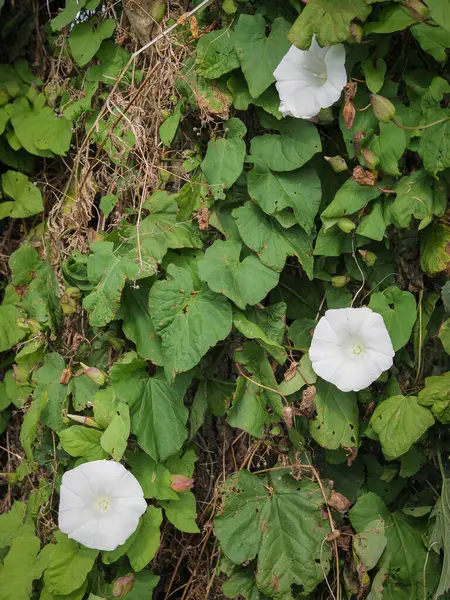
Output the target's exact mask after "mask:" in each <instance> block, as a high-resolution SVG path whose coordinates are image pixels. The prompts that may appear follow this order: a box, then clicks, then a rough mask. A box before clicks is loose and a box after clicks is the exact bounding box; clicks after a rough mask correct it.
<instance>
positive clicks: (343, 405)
mask: <svg viewBox="0 0 450 600" xmlns="http://www.w3.org/2000/svg"><path fill="white" fill-rule="evenodd" d="M314 404H315V407H316V412H317V416H316V418H315V419H314V421H311V422H310V424H309V428H310V432H311V435H312V437H313V438H314V439H315V440H316V442H317V443H318V444H320V445H321V446H322V447H323V448H327V449H328V450H337V449H338V448H344V449H347V450H351V451H352V452H354V451H356V450H357V448H358V443H359V411H358V403H357V401H356V394H354V393H353V392H341V391H340V390H338V389H337V388H336V387H335V386H334V385H332V384H329V383H326V382H325V381H322V380H321V379H319V380H318V381H317V382H316V395H315V398H314Z"/></svg>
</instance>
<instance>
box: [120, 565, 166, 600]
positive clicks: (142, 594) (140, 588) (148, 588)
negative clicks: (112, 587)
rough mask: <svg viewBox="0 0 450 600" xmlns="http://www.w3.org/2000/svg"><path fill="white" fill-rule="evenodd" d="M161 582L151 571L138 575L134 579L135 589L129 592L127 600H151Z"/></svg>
mask: <svg viewBox="0 0 450 600" xmlns="http://www.w3.org/2000/svg"><path fill="white" fill-rule="evenodd" d="M158 582H159V577H158V576H157V575H153V573H150V572H149V571H144V572H142V573H137V574H136V576H135V578H134V587H133V589H132V590H131V591H130V592H128V594H127V596H126V598H127V600H149V599H150V598H152V596H153V590H154V589H155V588H156V586H157V585H158Z"/></svg>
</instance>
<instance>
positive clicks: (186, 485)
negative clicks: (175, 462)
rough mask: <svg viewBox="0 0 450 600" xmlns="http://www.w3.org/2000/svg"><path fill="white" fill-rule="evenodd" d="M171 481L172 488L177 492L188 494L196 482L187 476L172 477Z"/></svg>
mask: <svg viewBox="0 0 450 600" xmlns="http://www.w3.org/2000/svg"><path fill="white" fill-rule="evenodd" d="M170 481H171V482H172V483H171V484H170V487H171V488H172V489H173V490H174V491H175V492H187V490H191V489H192V488H193V487H194V480H193V479H192V478H191V477H187V476H186V475H171V476H170Z"/></svg>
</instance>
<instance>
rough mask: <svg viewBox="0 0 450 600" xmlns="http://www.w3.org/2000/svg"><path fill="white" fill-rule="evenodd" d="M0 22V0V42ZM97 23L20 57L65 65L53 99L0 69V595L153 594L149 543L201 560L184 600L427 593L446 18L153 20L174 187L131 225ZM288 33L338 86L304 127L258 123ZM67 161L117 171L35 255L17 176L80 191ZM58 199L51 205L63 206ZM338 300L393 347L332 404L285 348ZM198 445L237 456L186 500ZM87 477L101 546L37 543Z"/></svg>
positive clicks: (442, 523) (443, 337)
mask: <svg viewBox="0 0 450 600" xmlns="http://www.w3.org/2000/svg"><path fill="white" fill-rule="evenodd" d="M154 4H155V5H156V4H157V2H155V3H154ZM159 4H164V3H161V2H160V3H159ZM198 4H200V3H199V2H194V3H193V4H192V6H190V8H191V9H192V8H195V6H196V5H198ZM12 6H13V5H12V4H11V6H9V5H8V2H6V3H4V2H2V1H1V0H0V11H1V15H0V18H1V23H0V32H3V33H2V35H3V34H4V36H5V37H7V35H9V32H10V30H11V28H12V27H14V18H15V17H14V14H13V12H14V11H13V8H12ZM115 7H116V11H117V14H116V18H117V19H116V18H113V16H114V15H113V14H112V13H111V11H106V10H105V6H102V5H101V4H99V2H98V0H87V1H86V0H80V1H78V0H77V1H75V0H67V3H66V6H65V7H64V8H62V9H60V10H59V11H56V12H52V13H51V18H50V17H49V18H48V22H47V24H46V26H45V30H43V31H45V40H44V41H43V43H45V45H46V48H47V52H48V55H49V57H50V60H61V56H63V57H64V58H65V60H68V61H72V65H73V69H72V75H71V78H70V81H68V82H67V81H66V82H63V81H58V80H57V79H52V80H50V81H44V80H42V79H40V78H39V77H37V76H36V74H35V70H34V67H33V65H30V63H29V62H28V60H27V52H26V48H21V47H19V49H18V50H16V49H15V50H14V52H15V55H14V56H13V59H12V60H10V61H9V62H8V64H7V63H6V62H5V64H0V200H1V201H0V227H2V230H3V231H4V232H5V231H6V230H7V228H8V227H16V228H17V230H18V231H20V232H21V236H22V238H21V242H20V243H17V244H16V246H15V250H14V252H13V253H12V254H11V256H10V257H9V262H8V266H9V274H8V279H7V280H6V281H4V284H3V287H2V302H1V305H0V352H2V360H1V365H0V367H1V369H2V380H1V381H0V430H1V431H2V432H5V435H6V432H9V431H10V428H12V427H13V426H14V427H15V428H16V430H17V431H18V432H19V433H18V434H17V435H16V438H17V440H18V446H17V447H16V448H14V449H13V450H11V451H13V452H14V453H15V454H16V455H18V456H19V458H20V463H19V465H18V467H17V468H16V470H15V471H7V472H4V473H1V476H2V478H3V481H4V484H5V486H4V487H5V490H6V491H7V493H8V498H9V499H10V506H9V510H8V511H7V512H5V514H3V515H1V516H0V596H1V598H2V600H64V599H66V600H87V599H89V600H98V599H99V598H111V597H121V598H127V599H128V600H144V599H146V600H147V599H149V598H151V597H152V594H154V595H153V597H154V598H163V597H165V596H164V594H165V593H166V591H167V585H168V581H169V580H170V575H169V577H167V573H163V572H162V571H161V570H159V569H158V563H157V561H154V559H155V556H157V554H158V552H159V551H161V549H162V548H163V547H164V543H165V539H166V538H167V531H168V528H172V530H178V531H180V532H182V533H183V537H180V538H179V539H180V540H181V544H186V546H185V551H184V552H185V553H186V554H189V552H190V550H189V548H191V547H193V546H199V545H200V544H201V543H202V540H206V542H205V543H209V544H211V548H214V553H215V554H214V555H215V557H216V562H215V563H214V577H213V580H214V581H213V582H211V586H209V587H207V586H205V589H206V588H207V589H208V590H209V592H208V593H209V596H208V597H210V598H212V597H215V596H214V595H213V594H214V593H215V592H213V591H211V590H220V589H222V592H220V591H217V594H219V593H223V595H224V596H225V597H227V598H240V597H242V598H245V599H246V600H258V599H259V600H265V599H267V598H273V599H275V600H294V599H299V598H311V599H319V598H334V599H335V600H336V599H339V600H342V599H344V598H347V599H351V598H355V599H356V598H369V599H370V600H389V599H396V600H400V599H405V600H406V599H410V600H426V599H435V598H449V597H450V592H449V590H450V571H449V568H450V567H449V564H450V501H449V491H448V490H449V485H450V479H449V477H450V461H449V447H450V446H449V443H450V432H449V430H448V427H449V424H450V357H449V354H450V314H449V313H450V287H449V286H450V284H449V282H448V274H449V273H450V220H449V214H450V213H449V212H448V197H449V189H450V79H449V70H448V64H449V62H448V57H449V50H450V6H449V3H448V0H423V1H420V0H391V1H389V0H309V1H308V2H306V0H289V1H288V0H285V1H283V2H282V1H274V0H216V1H215V2H211V3H210V5H208V6H206V7H204V8H202V9H201V10H200V11H198V12H197V13H196V14H195V16H192V17H190V18H187V19H186V18H181V19H179V21H178V23H177V27H176V28H175V30H174V32H173V34H172V35H173V39H174V40H175V41H176V43H177V44H181V45H185V46H186V54H185V55H184V60H183V63H182V64H180V65H179V69H178V72H177V74H176V81H175V83H174V86H173V89H168V90H164V94H166V95H167V96H168V97H169V96H170V97H171V98H170V101H171V102H172V109H171V110H170V111H168V112H167V111H165V112H163V111H161V114H159V115H157V118H158V119H159V125H160V127H159V139H158V140H155V144H159V146H160V148H164V149H165V152H166V156H168V157H169V159H168V161H169V162H170V157H171V156H172V153H177V157H178V158H177V160H176V163H177V168H176V170H172V171H171V170H170V169H169V170H167V169H165V166H164V165H165V164H166V163H164V165H163V166H162V167H161V173H160V174H159V175H158V177H156V180H157V181H156V180H155V181H156V183H154V189H153V192H154V193H152V194H151V195H149V197H145V198H141V197H140V196H139V193H137V196H139V203H138V204H139V205H138V206H137V205H134V206H133V207H130V205H128V206H127V205H126V194H122V191H121V190H122V188H121V179H120V177H123V178H125V175H124V174H125V173H128V172H130V173H133V169H134V168H135V162H134V161H135V158H134V154H133V152H134V149H135V145H136V135H135V131H136V130H133V128H130V127H128V125H127V123H128V120H131V121H133V119H138V117H137V116H136V115H137V113H129V115H127V114H126V113H127V111H128V110H129V106H127V103H126V102H123V103H122V104H121V97H122V96H121V93H120V92H121V90H122V91H124V90H126V89H128V87H130V86H134V87H135V89H136V90H139V89H140V86H145V85H146V77H151V74H148V72H147V71H146V63H145V60H142V57H139V58H134V59H133V58H132V57H131V54H130V53H129V52H128V50H127V49H126V48H127V45H126V44H124V43H123V39H121V38H120V36H119V33H120V32H119V31H118V27H119V26H118V23H119V22H122V21H121V20H120V15H121V11H122V6H121V4H120V3H119V4H116V5H115ZM164 8H165V7H163V10H164ZM48 10H51V11H53V10H54V8H53V6H52V5H49V8H48ZM43 11H45V12H46V11H47V7H46V6H45V5H44V9H43ZM155 14H156V13H155ZM179 16H180V15H176V17H175V19H174V18H172V17H173V16H172V15H166V17H167V18H165V20H164V21H163V25H162V26H163V27H164V26H167V25H171V24H176V18H177V17H179ZM155 35H156V34H155ZM313 39H315V40H316V41H317V42H318V43H319V44H320V45H321V46H330V45H334V44H338V43H340V44H344V47H345V54H346V59H345V65H346V72H347V79H348V84H347V86H346V88H345V89H344V91H343V93H342V96H341V99H340V100H339V101H338V102H337V103H336V104H334V105H333V106H332V107H330V108H327V109H323V110H322V111H321V112H320V113H319V114H318V115H317V116H316V117H314V118H312V119H310V120H303V119H295V118H293V117H290V116H286V117H283V115H282V114H281V112H280V100H279V96H278V92H277V89H276V87H275V78H274V75H273V72H274V70H275V68H276V67H277V65H278V64H279V62H280V61H281V59H282V58H283V56H284V55H285V54H286V52H287V51H288V49H289V48H290V46H291V44H294V45H295V46H297V47H298V48H300V49H302V50H306V49H308V48H309V46H310V44H311V41H312V40H313ZM6 54H7V51H6V50H5V51H4V52H3V51H2V55H5V56H6ZM161 60H170V55H169V56H168V57H165V58H162V59H161ZM144 89H145V88H144ZM113 92H114V95H113V96H112V94H113ZM144 93H145V92H144ZM373 94H376V95H377V96H380V97H382V99H385V100H387V101H389V102H388V103H387V105H388V106H390V107H392V110H391V112H390V113H389V116H388V117H386V118H384V117H383V116H381V117H380V115H379V114H378V111H377V107H376V105H375V103H374V98H373ZM110 95H111V97H113V99H114V103H113V104H109V105H108V107H109V110H108V112H105V111H104V110H103V106H105V103H106V102H109V100H108V99H111V98H110ZM80 140H84V141H85V146H83V148H84V149H85V151H86V152H87V153H89V152H91V153H94V154H95V153H97V155H99V154H100V153H101V156H102V157H103V158H102V160H103V162H104V163H105V164H109V165H111V169H112V170H114V169H115V171H114V172H115V173H116V174H117V173H121V175H120V177H118V181H117V186H116V190H115V193H111V191H110V190H109V191H108V192H106V191H104V190H102V187H101V185H100V184H97V183H96V182H95V172H94V173H92V176H93V181H94V184H93V185H92V189H91V190H90V193H91V195H92V197H91V200H90V201H91V202H92V203H94V204H95V208H96V214H97V217H95V219H96V222H95V224H94V226H93V227H94V229H95V235H92V236H90V237H89V239H85V243H84V245H83V247H82V248H81V247H78V248H77V249H76V250H74V251H73V249H72V248H73V247H71V246H69V248H70V250H69V251H68V252H67V253H66V254H65V255H63V256H58V257H55V256H54V255H53V254H52V252H51V250H50V245H49V242H48V237H47V233H46V223H47V219H48V217H49V211H50V209H51V206H52V202H53V201H54V200H53V199H52V198H53V192H52V193H50V192H49V189H50V187H51V185H53V184H51V183H48V182H49V181H50V179H51V178H50V177H48V178H47V179H46V180H44V177H43V173H44V174H45V173H47V172H50V171H49V170H50V169H51V165H52V164H64V165H67V166H68V168H72V167H73V173H74V177H75V178H78V183H79V182H80V181H83V178H86V177H87V175H86V172H85V171H83V170H82V168H81V166H80V165H79V164H75V165H73V164H72V155H73V149H74V144H75V141H76V143H77V144H78V147H79V145H80V143H81V142H80ZM179 157H181V159H180V158H179ZM61 161H64V162H63V163H61ZM166 166H167V165H166ZM164 173H165V175H164ZM45 181H47V183H48V185H47V184H46V182H45ZM140 183H141V182H140V181H138V180H136V181H135V184H134V185H135V186H136V188H137V189H139V185H140ZM73 185H74V184H73V181H71V182H69V184H68V185H67V186H65V188H64V189H61V190H59V192H58V193H59V194H64V198H65V200H64V203H63V210H66V209H67V210H69V209H70V208H71V207H72V206H73V204H74V203H76V202H80V201H81V196H79V197H77V196H76V194H75V191H74V190H75V188H74V187H73ZM121 207H125V208H124V209H122V208H121ZM75 229H76V226H75V225H74V229H73V230H74V231H75ZM19 237H20V236H19ZM351 305H352V306H354V307H360V306H368V307H370V308H371V309H372V310H373V311H375V312H377V313H379V314H380V315H381V316H382V317H383V319H384V322H385V325H386V327H387V330H388V332H389V335H390V337H391V340H392V344H393V348H394V350H395V353H396V354H395V360H394V365H393V367H392V368H391V369H390V370H389V371H388V372H385V373H384V374H383V375H381V377H380V378H379V379H378V380H377V381H375V382H374V383H373V384H372V385H371V387H370V388H368V389H365V390H362V391H360V392H341V391H340V390H339V389H337V388H336V387H334V386H333V384H331V383H327V382H325V381H323V380H321V379H320V378H317V376H316V374H315V373H314V370H313V369H312V365H311V361H310V360H309V356H308V350H309V347H310V344H311V339H312V333H313V331H314V328H315V326H316V324H317V321H318V320H319V318H320V317H321V316H322V315H323V314H324V312H325V311H326V310H328V309H335V308H345V307H349V306H351ZM75 320H78V322H79V323H82V325H81V329H80V330H79V331H82V335H81V336H80V335H79V336H78V338H77V339H75V338H73V337H72V338H71V346H70V347H68V344H67V343H66V344H62V343H61V336H63V335H67V331H70V330H71V327H73V323H74V322H75ZM17 427H19V429H17ZM214 428H216V429H214ZM211 430H212V431H220V432H221V433H220V435H219V436H218V441H217V443H216V446H215V448H216V449H217V455H216V456H213V457H212V459H210V460H212V461H217V462H219V463H220V464H221V461H222V454H221V452H226V451H227V450H229V449H230V448H231V445H233V444H234V442H233V441H232V440H233V438H234V439H235V440H236V439H241V438H242V439H245V440H247V441H248V447H249V448H250V449H251V450H252V452H253V453H252V452H250V451H249V453H248V454H247V456H246V458H245V459H243V458H242V456H241V457H240V458H239V457H238V458H236V457H237V456H238V453H237V452H236V455H235V453H234V446H233V448H232V450H230V452H231V451H232V452H233V460H234V463H233V464H232V466H231V467H230V465H229V464H227V465H226V464H225V460H224V463H223V465H224V467H223V472H222V473H221V476H220V477H219V479H217V480H214V481H213V482H212V483H211V486H212V487H211V488H210V489H213V490H214V494H213V498H214V499H213V501H211V502H209V500H210V498H209V499H208V502H209V504H208V505H207V506H206V507H205V504H206V502H205V501H204V500H205V499H204V498H203V499H202V503H201V504H200V502H199V501H200V498H199V496H198V494H197V489H196V487H195V485H194V488H193V489H183V488H180V487H179V486H177V484H176V483H174V482H176V481H177V477H179V476H183V477H184V478H192V477H194V479H196V478H198V477H201V473H202V469H204V468H205V466H204V465H202V464H200V461H198V462H197V458H198V455H199V454H200V452H201V451H202V450H201V448H202V445H203V437H202V436H203V435H208V433H207V432H209V435H211ZM205 432H206V433H205ZM8 436H9V434H8ZM10 439H11V436H9V437H8V440H10ZM227 440H228V441H227ZM230 440H231V441H230ZM5 444H6V442H5V443H2V446H4V445H5ZM8 444H9V441H8ZM227 444H228V446H227ZM221 445H223V447H222V448H221V447H220V446H221ZM236 448H237V446H236ZM9 451H10V450H9V446H8V452H9ZM255 455H256V456H262V457H264V460H260V461H259V462H258V461H257V460H256V459H255ZM100 459H111V460H116V461H121V462H123V464H124V465H125V466H126V467H127V468H128V469H129V470H130V471H131V472H132V473H133V474H134V476H135V477H136V478H137V479H138V481H139V483H140V484H141V486H142V488H143V490H144V495H145V498H146V499H148V502H149V507H148V510H147V511H146V512H145V513H144V515H143V516H142V517H141V521H140V524H139V526H138V529H137V530H136V531H135V533H134V534H133V535H132V536H131V537H130V538H129V539H128V540H127V541H126V543H125V544H123V545H122V546H119V547H118V548H117V549H116V550H113V551H110V552H105V551H102V552H99V551H97V550H92V549H88V548H85V547H83V546H81V545H79V544H78V543H76V542H75V541H73V540H71V539H69V538H68V537H67V536H66V535H65V534H63V533H61V532H60V531H59V530H58V528H57V506H58V490H59V486H60V483H61V476H62V474H63V473H64V472H65V471H67V470H69V469H72V468H74V467H75V466H77V465H80V464H82V463H84V462H87V461H93V460H100ZM239 460H240V462H239ZM230 464H231V463H230ZM194 472H195V475H194ZM37 475H38V478H36V476H37ZM30 480H33V481H35V482H36V481H38V482H39V483H38V484H35V485H33V486H32V487H31V488H30V486H29V485H28V483H29V481H30ZM188 487H190V486H188ZM8 490H9V491H8ZM43 520H44V521H45V523H49V524H50V525H49V526H48V527H43V526H42V522H43ZM163 532H164V534H163ZM189 536H191V537H189ZM202 536H203V538H202ZM207 538H208V539H207ZM161 540H162V541H161ZM208 540H209V541H208ZM160 544H162V545H161V547H160ZM169 552H170V550H169ZM211 564H212V563H211ZM192 568H193V567H192V565H191V564H189V569H192ZM129 574H131V575H129ZM212 575H213V574H212V573H204V574H202V576H204V577H205V578H211V577H212ZM124 576H127V577H128V579H127V581H126V582H125V583H124V580H123V578H124ZM184 576H186V573H185V574H184ZM121 578H122V579H121ZM186 579H189V575H187V577H186ZM130 582H131V583H130ZM183 583H186V582H185V581H184V582H183V581H182V582H181V584H180V585H181V586H183ZM212 583H214V587H213V586H212ZM220 586H222V588H220ZM180 589H183V587H181V588H180ZM154 590H155V591H154ZM181 593H182V592H181ZM174 597H181V595H180V596H174ZM184 597H185V596H183V598H184ZM188 597H191V596H188ZM192 597H194V596H192ZM217 597H219V596H217Z"/></svg>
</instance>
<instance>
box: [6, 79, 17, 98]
mask: <svg viewBox="0 0 450 600" xmlns="http://www.w3.org/2000/svg"><path fill="white" fill-rule="evenodd" d="M6 91H7V92H8V94H9V95H10V96H11V97H12V98H15V97H16V96H18V95H19V93H20V85H19V84H18V83H17V81H8V83H7V84H6Z"/></svg>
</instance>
